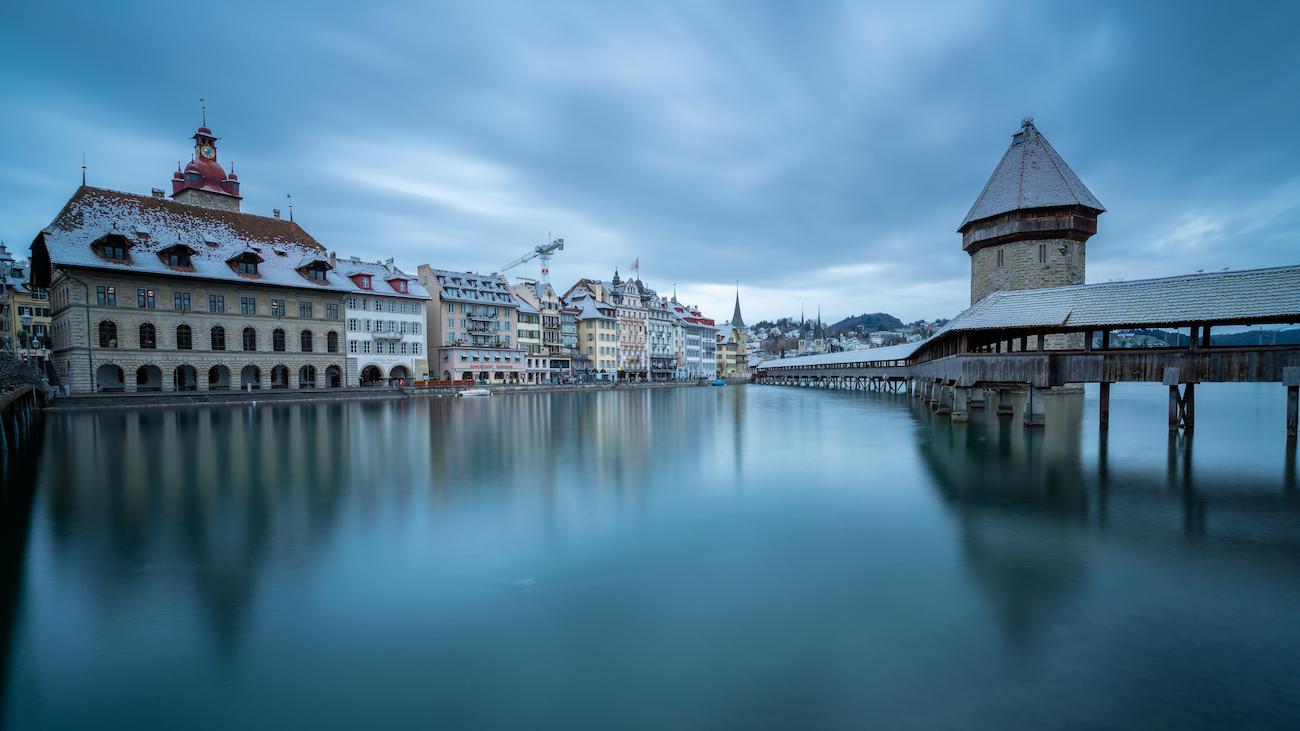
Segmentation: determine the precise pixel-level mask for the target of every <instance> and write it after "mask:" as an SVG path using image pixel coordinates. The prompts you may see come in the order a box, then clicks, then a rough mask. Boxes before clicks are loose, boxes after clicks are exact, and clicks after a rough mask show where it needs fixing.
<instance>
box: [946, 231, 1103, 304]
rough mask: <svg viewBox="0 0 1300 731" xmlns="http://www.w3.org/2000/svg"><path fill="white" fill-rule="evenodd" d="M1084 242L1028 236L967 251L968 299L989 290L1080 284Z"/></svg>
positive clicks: (1082, 270)
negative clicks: (1039, 238)
mask: <svg viewBox="0 0 1300 731" xmlns="http://www.w3.org/2000/svg"><path fill="white" fill-rule="evenodd" d="M1084 247H1085V244H1084V242H1082V241H1072V240H1070V239H1063V238H1053V239H1041V240H1037V239H1030V240H1027V241H1012V242H1008V243H1003V244H994V245H992V246H985V247H983V248H981V249H979V250H977V251H975V252H973V253H972V254H971V258H970V300H971V304H974V303H976V302H979V301H980V300H981V299H983V298H984V297H986V296H987V295H989V294H990V293H992V292H998V291H1002V290H1012V289H1044V288H1048V287H1066V286H1070V285H1075V284H1083V282H1084V272H1085V254H1086V252H1085V248H1084Z"/></svg>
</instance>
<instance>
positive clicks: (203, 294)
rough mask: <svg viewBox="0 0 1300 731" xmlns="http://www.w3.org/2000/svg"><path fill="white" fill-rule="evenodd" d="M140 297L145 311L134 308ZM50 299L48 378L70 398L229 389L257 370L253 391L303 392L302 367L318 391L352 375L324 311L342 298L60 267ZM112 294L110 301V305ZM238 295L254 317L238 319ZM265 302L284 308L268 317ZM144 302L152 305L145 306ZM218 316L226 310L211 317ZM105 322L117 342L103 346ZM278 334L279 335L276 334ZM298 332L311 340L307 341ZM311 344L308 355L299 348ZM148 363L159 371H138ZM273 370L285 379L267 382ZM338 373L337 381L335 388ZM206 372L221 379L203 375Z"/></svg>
mask: <svg viewBox="0 0 1300 731" xmlns="http://www.w3.org/2000/svg"><path fill="white" fill-rule="evenodd" d="M101 287H103V288H104V289H103V294H104V298H103V304H101V303H100V302H101V298H100V296H99V295H100V293H101V290H100V288H101ZM110 288H111V289H110ZM141 290H143V292H144V296H145V304H146V306H145V307H140V306H139V297H138V294H139V292H140V291H141ZM51 292H52V294H53V299H54V301H55V302H57V303H58V305H57V308H56V310H55V312H54V323H55V326H54V336H53V344H52V345H53V348H52V350H53V361H54V368H55V373H56V375H57V376H58V378H59V381H60V383H61V384H63V385H66V386H68V387H69V389H70V390H71V391H72V392H73V393H90V392H94V391H106V390H107V391H118V390H123V391H136V390H163V391H173V390H197V391H206V390H210V389H212V388H226V389H234V388H240V387H242V386H243V385H244V383H243V380H242V379H241V375H242V374H243V373H244V368H245V367H246V366H254V367H256V368H257V369H258V371H259V372H258V373H257V377H256V378H255V379H250V380H251V381H252V382H253V383H254V384H255V387H257V388H273V387H274V388H299V387H303V388H306V387H310V386H311V384H310V381H308V380H307V379H305V378H303V376H305V375H306V374H304V373H303V368H304V367H305V366H312V368H314V369H315V373H314V375H315V384H314V385H315V386H316V387H321V388H323V387H328V386H331V385H342V384H343V383H344V382H345V381H346V379H347V378H348V376H349V374H348V373H347V372H346V369H347V361H346V358H345V357H344V355H343V352H342V343H343V342H344V333H343V323H342V322H341V321H340V320H338V319H326V313H327V312H341V311H342V307H343V295H342V294H341V293H332V292H304V291H302V290H297V289H291V288H274V287H270V288H266V287H258V288H256V289H254V288H252V287H249V288H243V287H238V286H231V285H228V284H225V283H216V282H212V283H200V282H194V281H184V282H176V281H171V280H168V279H165V278H161V277H150V276H143V275H125V276H124V275H122V274H120V273H115V272H105V271H96V270H89V269H63V268H61V269H59V270H58V271H56V272H55V273H54V276H53V280H52V282H51ZM110 292H111V293H112V299H109V294H110ZM150 292H152V293H153V295H152V297H153V299H152V300H150V299H149V296H150V295H149V293H150ZM177 294H188V295H189V298H188V302H189V304H190V307H189V309H183V308H179V309H178V308H177V306H176V305H177V303H178V302H177V298H176V295H177ZM210 297H220V298H222V299H221V300H219V302H221V303H222V304H221V307H215V306H213V303H214V301H213V300H212V299H210ZM243 298H250V299H251V300H252V301H253V302H255V303H256V304H255V305H254V307H255V312H256V314H248V315H246V314H243V313H242V312H241V309H240V308H241V300H242V299H243ZM272 300H276V301H277V302H284V303H286V307H284V308H279V307H277V309H276V312H277V314H272V308H271V301H272ZM151 302H152V305H153V306H148V305H149V304H150V303H151ZM300 304H310V308H311V316H310V317H302V316H299V313H300V312H304V310H300ZM329 305H333V307H332V308H331V307H328V306H329ZM218 309H224V311H213V310H218ZM106 323H112V326H113V328H112V330H111V332H115V333H116V337H115V338H109V337H105V338H104V339H103V340H101V337H100V335H101V328H102V326H103V325H104V324H106ZM144 325H151V326H152V327H153V340H152V343H153V347H143V346H144V345H147V342H145V343H142V341H141V326H144ZM181 326H186V327H188V328H189V339H190V342H189V347H188V348H185V347H183V346H184V343H183V341H182V336H181V333H180V332H179V328H180V327H181ZM216 327H220V328H222V334H223V335H224V348H222V349H217V348H216V347H214V345H216V344H218V343H219V342H220V341H219V340H218V341H217V342H216V343H214V333H213V328H216ZM246 328H252V330H253V332H254V333H255V335H256V338H255V349H253V350H244V348H243V343H244V340H243V336H244V330H245V329H246ZM277 331H278V332H279V333H280V334H281V336H277ZM103 332H104V333H105V334H106V335H107V333H109V332H110V330H108V329H103ZM304 332H306V333H309V334H310V335H309V339H308V341H306V342H305V341H304V339H303V334H304ZM331 334H332V337H331ZM308 343H309V347H310V349H309V350H304V347H303V346H304V345H308ZM331 345H332V349H331ZM277 347H283V350H277ZM106 366H107V367H108V368H105V367H106ZM113 366H116V367H117V368H120V369H121V374H120V378H119V377H116V376H114V377H112V378H109V376H112V375H113V372H112V367H113ZM150 366H152V367H155V368H156V369H157V371H156V372H151V371H150V372H144V371H141V369H148V368H149V367H150ZM182 366H189V367H191V368H193V369H194V372H193V374H191V375H192V376H193V382H192V383H191V382H189V381H188V380H187V379H186V378H185V375H184V374H183V373H178V370H177V369H179V368H181V367H182ZM277 366H284V368H285V369H286V370H287V374H285V375H286V378H284V379H282V380H277V381H276V382H275V383H273V382H272V375H273V373H272V371H273V369H275V368H276V367H277ZM213 368H218V369H220V368H224V369H225V373H224V377H222V374H221V372H220V371H218V372H216V373H211V372H210V371H211V370H212V369H213ZM335 374H337V375H338V377H339V381H338V382H337V383H334V384H332V383H331V378H332V377H333V376H334V375H335ZM213 375H216V376H218V377H217V378H210V376H213ZM250 375H251V374H250ZM141 376H147V377H144V378H142V377H141ZM178 376H179V377H180V381H179V382H178ZM155 377H156V380H155ZM304 381H306V382H304Z"/></svg>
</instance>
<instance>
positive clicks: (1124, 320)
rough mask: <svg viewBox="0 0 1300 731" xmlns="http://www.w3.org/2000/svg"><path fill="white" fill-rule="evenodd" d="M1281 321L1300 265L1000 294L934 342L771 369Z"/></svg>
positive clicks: (1289, 313) (1291, 312)
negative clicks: (980, 339)
mask: <svg viewBox="0 0 1300 731" xmlns="http://www.w3.org/2000/svg"><path fill="white" fill-rule="evenodd" d="M1278 320H1282V321H1288V322H1300V265H1295V266H1286V267H1273V268H1269V269H1244V270H1240V271H1229V272H1211V273H1208V274H1184V275H1181V276H1177V277H1163V278H1160V279H1135V280H1132V281H1128V282H1101V283H1098V284H1080V285H1075V286H1071V287H1052V288H1050V289H1027V290H1021V291H1015V292H994V293H993V294H990V295H989V296H987V297H985V298H984V299H982V300H980V301H979V302H977V303H975V304H974V305H972V306H971V307H970V308H969V309H967V310H966V311H965V312H962V313H961V314H960V315H957V316H956V317H954V318H953V319H952V320H951V321H950V322H948V324H946V325H944V326H943V327H942V328H940V329H939V331H938V332H937V333H935V334H934V336H933V337H931V338H930V339H929V340H925V341H922V342H915V343H902V344H900V345H891V346H889V347H886V348H874V349H872V350H858V351H849V352H844V353H825V354H821V355H806V356H799V357H795V358H784V359H777V360H770V361H766V362H764V363H763V367H765V368H773V367H784V366H792V365H795V366H799V365H803V366H812V365H829V364H838V363H861V362H878V361H887V360H902V359H906V358H909V357H911V355H912V354H913V353H914V352H916V351H917V350H919V349H921V348H923V347H925V346H926V345H927V344H928V343H930V342H932V341H935V340H937V339H939V338H942V337H944V336H946V335H951V334H955V333H960V332H966V331H972V330H1017V329H1023V330H1083V329H1102V328H1116V329H1118V328H1126V327H1167V326H1176V325H1180V324H1183V323H1192V322H1223V323H1242V324H1249V323H1253V322H1263V321H1278Z"/></svg>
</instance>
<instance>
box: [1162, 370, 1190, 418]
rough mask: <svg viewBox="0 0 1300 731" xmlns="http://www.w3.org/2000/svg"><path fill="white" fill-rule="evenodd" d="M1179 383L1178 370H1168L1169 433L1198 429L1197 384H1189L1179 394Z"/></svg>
mask: <svg viewBox="0 0 1300 731" xmlns="http://www.w3.org/2000/svg"><path fill="white" fill-rule="evenodd" d="M1178 381H1179V375H1178V369H1177V368H1166V369H1165V375H1164V383H1165V385H1166V386H1168V387H1169V431H1178V430H1179V429H1183V430H1186V431H1193V430H1195V429H1196V384H1195V383H1188V384H1187V385H1185V386H1183V388H1182V393H1179V389H1178Z"/></svg>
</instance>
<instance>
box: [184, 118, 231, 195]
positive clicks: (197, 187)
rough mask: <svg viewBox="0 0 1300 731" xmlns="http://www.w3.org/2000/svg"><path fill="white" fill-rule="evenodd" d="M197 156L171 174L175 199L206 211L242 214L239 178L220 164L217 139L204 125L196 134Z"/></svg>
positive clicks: (195, 147)
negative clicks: (212, 209) (210, 209)
mask: <svg viewBox="0 0 1300 731" xmlns="http://www.w3.org/2000/svg"><path fill="white" fill-rule="evenodd" d="M193 139H194V156H193V159H191V160H190V163H189V164H188V165H186V166H185V167H184V168H183V169H181V168H178V169H177V170H176V172H175V173H174V174H173V175H172V199H173V200H175V201H176V202H177V203H185V204H187V205H192V206H202V207H204V208H215V209H217V210H222V211H234V212H236V213H238V212H239V201H240V195H239V178H238V177H237V176H236V175H235V170H234V167H233V166H232V167H231V169H230V174H226V171H225V168H223V167H221V163H219V162H217V140H218V139H219V138H218V137H217V136H216V135H214V134H212V130H210V129H208V127H207V125H206V124H205V125H204V126H202V127H199V128H198V130H196V131H195V132H194V135H193Z"/></svg>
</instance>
